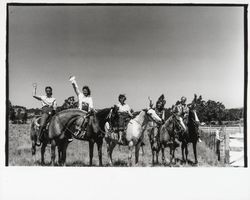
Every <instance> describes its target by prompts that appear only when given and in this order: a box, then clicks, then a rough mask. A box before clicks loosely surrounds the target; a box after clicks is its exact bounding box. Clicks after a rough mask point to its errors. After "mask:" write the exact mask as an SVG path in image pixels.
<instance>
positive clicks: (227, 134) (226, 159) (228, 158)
mask: <svg viewBox="0 0 250 200" xmlns="http://www.w3.org/2000/svg"><path fill="white" fill-rule="evenodd" d="M229 141H230V137H229V133H228V132H227V131H226V129H225V163H226V164H229V162H230V148H229Z"/></svg>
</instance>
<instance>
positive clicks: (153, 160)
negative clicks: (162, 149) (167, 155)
mask: <svg viewBox="0 0 250 200" xmlns="http://www.w3.org/2000/svg"><path fill="white" fill-rule="evenodd" d="M154 164H155V151H154V150H152V165H154Z"/></svg>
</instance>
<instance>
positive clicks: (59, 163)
mask: <svg viewBox="0 0 250 200" xmlns="http://www.w3.org/2000/svg"><path fill="white" fill-rule="evenodd" d="M57 151H58V165H61V164H62V143H61V142H59V144H58V146H57Z"/></svg>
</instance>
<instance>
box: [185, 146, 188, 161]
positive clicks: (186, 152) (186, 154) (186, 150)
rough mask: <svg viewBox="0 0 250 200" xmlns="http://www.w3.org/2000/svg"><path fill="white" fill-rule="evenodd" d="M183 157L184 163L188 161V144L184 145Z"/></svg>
mask: <svg viewBox="0 0 250 200" xmlns="http://www.w3.org/2000/svg"><path fill="white" fill-rule="evenodd" d="M185 156H186V161H188V143H186V144H185Z"/></svg>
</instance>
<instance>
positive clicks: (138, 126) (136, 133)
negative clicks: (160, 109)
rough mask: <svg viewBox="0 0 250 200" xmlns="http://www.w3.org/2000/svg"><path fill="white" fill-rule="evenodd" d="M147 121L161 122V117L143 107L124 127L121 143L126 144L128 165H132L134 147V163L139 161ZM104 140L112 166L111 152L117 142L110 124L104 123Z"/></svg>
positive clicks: (115, 134)
mask: <svg viewBox="0 0 250 200" xmlns="http://www.w3.org/2000/svg"><path fill="white" fill-rule="evenodd" d="M149 121H154V122H156V123H162V120H161V118H160V117H159V116H158V115H157V114H156V113H155V111H154V110H153V109H152V108H150V109H143V110H142V111H141V112H140V113H139V114H138V115H137V116H135V118H133V119H131V120H130V121H129V122H128V124H127V127H126V130H125V133H126V136H125V140H126V142H125V143H124V144H122V145H126V146H128V149H129V156H128V166H131V165H132V151H133V148H134V147H135V164H137V163H138V161H139V150H140V147H141V143H142V140H143V137H144V131H145V130H146V128H147V125H148V123H149ZM105 132H106V136H105V140H106V143H107V153H108V158H109V164H110V165H111V166H112V165H113V161H112V152H113V149H114V148H115V146H116V144H117V143H118V137H117V133H115V132H114V130H112V129H111V127H110V124H109V123H106V124H105Z"/></svg>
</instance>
